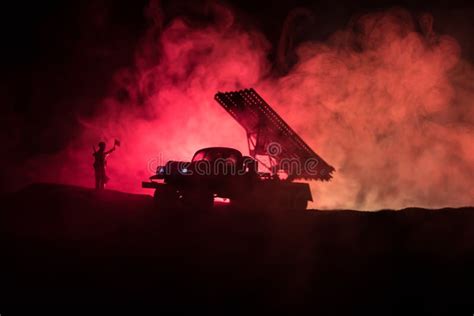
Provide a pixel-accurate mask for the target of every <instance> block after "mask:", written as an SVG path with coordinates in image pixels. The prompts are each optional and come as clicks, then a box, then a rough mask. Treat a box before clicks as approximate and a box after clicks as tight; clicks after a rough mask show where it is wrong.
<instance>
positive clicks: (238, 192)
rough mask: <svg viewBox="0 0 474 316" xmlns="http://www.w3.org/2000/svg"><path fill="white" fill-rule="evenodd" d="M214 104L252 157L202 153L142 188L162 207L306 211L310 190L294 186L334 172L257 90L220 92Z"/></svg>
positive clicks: (161, 171)
mask: <svg viewBox="0 0 474 316" xmlns="http://www.w3.org/2000/svg"><path fill="white" fill-rule="evenodd" d="M214 98H215V100H216V101H217V103H219V104H220V105H221V106H222V107H223V108H224V109H225V110H226V111H227V112H228V113H229V114H230V116H231V117H233V118H234V119H235V120H236V121H237V122H238V123H239V124H240V125H241V126H242V127H243V128H244V130H245V132H246V135H247V142H248V149H249V156H243V155H242V153H241V152H240V151H238V150H236V149H233V148H227V147H211V148H203V149H200V150H198V151H197V152H196V153H195V154H194V156H193V158H192V159H191V161H168V162H167V163H166V164H165V165H164V166H158V168H157V170H156V174H155V175H153V176H151V177H150V181H147V182H143V183H142V187H144V188H152V189H155V193H154V200H155V202H156V205H157V207H159V208H161V209H174V208H180V207H193V208H200V209H209V208H211V207H212V206H213V203H214V198H215V197H220V198H224V199H228V200H229V201H230V203H231V205H232V206H235V207H237V208H245V209H248V208H259V209H295V210H304V209H306V207H307V204H308V201H313V197H312V194H311V190H310V187H309V184H308V183H305V182H295V180H321V181H329V180H330V179H331V178H332V173H333V172H334V168H333V167H332V166H331V165H329V164H328V163H327V162H326V161H324V160H323V159H322V158H321V157H320V156H319V155H318V154H316V153H315V152H314V151H313V150H312V149H311V148H310V147H309V146H308V145H307V144H306V143H305V142H304V141H303V139H302V138H301V137H300V136H299V135H298V134H297V133H296V132H295V131H294V130H293V129H292V128H291V127H290V126H288V124H287V123H286V122H285V121H284V120H283V119H282V118H281V117H280V116H279V115H278V114H277V113H276V112H275V111H274V110H273V109H272V108H271V107H270V105H268V103H267V102H265V100H263V98H262V97H261V96H260V95H259V94H258V93H257V92H256V91H255V90H254V89H244V90H240V91H231V92H218V93H216V95H215V97H214ZM262 170H264V171H262Z"/></svg>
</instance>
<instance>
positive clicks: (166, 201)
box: [153, 186, 179, 210]
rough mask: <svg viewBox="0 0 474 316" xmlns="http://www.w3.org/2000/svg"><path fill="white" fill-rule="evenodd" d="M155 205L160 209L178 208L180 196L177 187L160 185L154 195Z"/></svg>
mask: <svg viewBox="0 0 474 316" xmlns="http://www.w3.org/2000/svg"><path fill="white" fill-rule="evenodd" d="M153 200H154V202H155V206H156V207H157V208H158V209H160V210H169V209H176V208H178V207H179V196H178V192H177V190H176V189H175V188H173V187H169V186H162V187H158V188H156V190H155V194H154V195H153Z"/></svg>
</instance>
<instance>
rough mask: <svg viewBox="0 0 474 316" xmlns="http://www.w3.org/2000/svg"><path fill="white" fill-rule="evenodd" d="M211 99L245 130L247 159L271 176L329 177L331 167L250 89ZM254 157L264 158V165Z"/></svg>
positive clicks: (319, 178) (297, 177) (219, 95)
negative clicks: (276, 174)
mask: <svg viewBox="0 0 474 316" xmlns="http://www.w3.org/2000/svg"><path fill="white" fill-rule="evenodd" d="M214 98H215V100H216V101H217V102H218V103H219V104H220V105H221V106H222V107H223V108H224V109H225V110H226V111H227V112H228V113H229V114H230V115H231V116H232V117H233V118H234V119H235V120H236V121H237V122H238V123H239V124H240V125H241V126H242V127H243V128H244V129H245V131H246V133H247V142H248V146H249V154H250V156H252V157H253V158H254V159H256V160H258V161H259V162H260V163H261V164H262V165H264V166H265V167H267V168H268V169H269V171H270V172H271V173H273V174H275V173H277V172H278V171H279V170H283V171H284V172H285V173H287V174H288V180H290V181H291V180H295V179H305V180H322V181H329V180H330V179H331V178H332V175H331V173H332V172H334V167H332V166H331V165H329V164H328V163H327V162H325V161H324V160H323V159H322V158H321V157H320V156H318V154H316V153H315V152H314V151H313V150H312V149H311V148H310V147H309V146H308V145H307V144H306V143H305V142H304V141H303V139H301V137H300V136H299V135H298V134H297V133H296V132H295V131H294V130H293V129H292V128H291V127H290V126H288V124H286V122H285V121H284V120H283V119H282V118H281V117H280V116H279V115H278V114H277V113H276V112H275V111H274V110H273V109H272V108H271V107H270V105H268V103H267V102H265V100H263V98H262V97H261V96H260V95H259V94H258V93H257V92H256V91H255V90H254V89H244V90H239V91H230V92H218V93H216V95H215V97H214ZM257 156H266V157H267V159H268V163H264V162H263V161H262V160H260V159H258V158H257ZM295 163H297V164H296V165H295Z"/></svg>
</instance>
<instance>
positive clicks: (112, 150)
mask: <svg viewBox="0 0 474 316" xmlns="http://www.w3.org/2000/svg"><path fill="white" fill-rule="evenodd" d="M114 151H115V144H114V147H112V149H110V150H108V151H106V152H105V154H106V155H108V154H110V153H112V152H114Z"/></svg>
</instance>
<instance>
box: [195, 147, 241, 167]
mask: <svg viewBox="0 0 474 316" xmlns="http://www.w3.org/2000/svg"><path fill="white" fill-rule="evenodd" d="M239 158H240V156H239V155H238V152H234V151H231V150H202V151H198V152H197V153H196V154H195V155H194V157H193V160H192V161H193V162H196V161H201V160H205V161H209V162H214V161H216V160H224V161H226V162H227V163H234V164H236V163H237V161H238V160H239Z"/></svg>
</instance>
